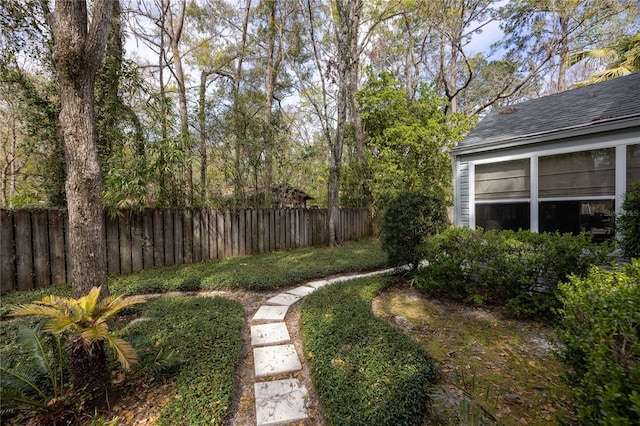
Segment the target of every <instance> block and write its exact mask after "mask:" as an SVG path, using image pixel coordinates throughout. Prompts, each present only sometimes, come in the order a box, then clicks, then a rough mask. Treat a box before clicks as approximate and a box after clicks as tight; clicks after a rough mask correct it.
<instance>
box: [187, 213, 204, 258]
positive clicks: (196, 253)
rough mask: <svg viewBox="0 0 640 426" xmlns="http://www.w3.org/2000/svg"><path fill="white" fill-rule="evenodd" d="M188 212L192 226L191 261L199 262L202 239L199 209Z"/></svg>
mask: <svg viewBox="0 0 640 426" xmlns="http://www.w3.org/2000/svg"><path fill="white" fill-rule="evenodd" d="M190 213H191V223H192V226H193V233H192V234H193V246H192V253H193V254H192V256H193V262H200V261H201V260H202V252H201V250H202V241H201V240H200V225H201V222H202V221H201V220H200V211H198V209H193V210H191V211H190Z"/></svg>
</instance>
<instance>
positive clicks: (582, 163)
mask: <svg viewBox="0 0 640 426" xmlns="http://www.w3.org/2000/svg"><path fill="white" fill-rule="evenodd" d="M615 164H616V152H615V148H607V149H597V150H593V151H581V152H572V153H570V154H562V155H551V156H548V157H540V159H539V161H538V174H539V182H538V185H539V187H538V191H539V192H538V196H539V197H540V198H551V197H578V196H582V195H587V196H594V195H595V196H600V195H614V194H615V189H616V179H615V178H616V173H615Z"/></svg>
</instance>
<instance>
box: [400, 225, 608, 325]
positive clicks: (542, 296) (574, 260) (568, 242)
mask: <svg viewBox="0 0 640 426" xmlns="http://www.w3.org/2000/svg"><path fill="white" fill-rule="evenodd" d="M426 246H427V247H426V248H425V249H424V252H425V253H426V254H427V257H426V259H427V260H428V262H429V267H428V268H423V269H420V270H419V271H418V272H417V275H416V276H415V277H414V278H413V281H412V282H413V284H414V285H416V286H417V288H418V289H420V290H421V291H423V292H425V293H426V294H429V295H431V296H435V297H444V298H450V299H453V300H457V301H462V302H467V303H473V304H477V305H482V304H490V305H500V306H504V313H505V314H507V315H509V316H514V317H523V318H524V317H549V316H552V315H553V308H555V307H557V306H558V301H557V298H556V295H555V290H556V287H557V285H558V283H559V282H561V281H563V280H565V279H566V277H567V276H569V275H571V274H576V275H577V276H585V275H586V274H587V273H588V271H589V268H590V266H591V265H603V264H606V263H608V262H609V261H610V259H609V253H610V251H611V245H610V244H608V243H601V244H597V243H594V242H592V241H591V239H590V238H589V236H587V235H585V234H581V235H577V236H574V235H571V234H559V233H545V234H538V233H533V232H529V231H518V232H514V231H487V232H483V231H481V230H476V231H474V230H470V229H466V228H465V229H462V228H457V229H449V230H447V231H445V232H443V233H441V234H438V235H436V236H434V237H432V238H430V239H429V240H428V241H427V243H426Z"/></svg>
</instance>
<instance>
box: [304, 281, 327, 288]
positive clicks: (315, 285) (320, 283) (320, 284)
mask: <svg viewBox="0 0 640 426" xmlns="http://www.w3.org/2000/svg"><path fill="white" fill-rule="evenodd" d="M327 284H329V281H327V280H318V281H311V282H308V283H306V284H305V285H307V286H309V287H313V288H315V289H318V288H320V287H324V286H325V285H327Z"/></svg>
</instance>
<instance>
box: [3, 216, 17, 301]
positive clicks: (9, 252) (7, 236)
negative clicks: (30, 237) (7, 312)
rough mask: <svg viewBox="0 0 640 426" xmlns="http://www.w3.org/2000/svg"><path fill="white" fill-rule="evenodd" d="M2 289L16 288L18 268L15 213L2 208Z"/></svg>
mask: <svg viewBox="0 0 640 426" xmlns="http://www.w3.org/2000/svg"><path fill="white" fill-rule="evenodd" d="M0 241H1V244H0V259H2V261H1V262H0V291H1V292H2V293H5V292H8V291H13V290H15V289H16V273H15V272H16V268H15V263H14V261H15V256H14V251H13V249H14V242H15V238H14V235H13V214H12V213H11V212H9V211H6V210H0Z"/></svg>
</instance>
